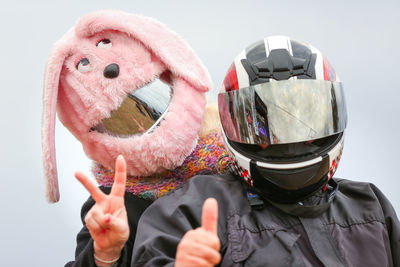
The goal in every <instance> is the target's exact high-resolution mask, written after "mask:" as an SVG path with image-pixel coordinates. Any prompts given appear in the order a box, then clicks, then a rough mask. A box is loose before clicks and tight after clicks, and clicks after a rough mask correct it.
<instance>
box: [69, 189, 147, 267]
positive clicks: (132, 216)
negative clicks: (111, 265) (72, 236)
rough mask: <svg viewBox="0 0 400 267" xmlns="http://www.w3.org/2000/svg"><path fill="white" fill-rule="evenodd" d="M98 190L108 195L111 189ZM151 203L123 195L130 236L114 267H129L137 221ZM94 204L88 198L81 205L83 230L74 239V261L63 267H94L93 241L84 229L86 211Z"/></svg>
mask: <svg viewBox="0 0 400 267" xmlns="http://www.w3.org/2000/svg"><path fill="white" fill-rule="evenodd" d="M100 189H101V190H102V191H103V192H104V193H106V194H109V193H110V191H111V188H109V187H107V188H105V187H100ZM151 203H152V201H151V200H143V199H141V198H138V197H137V196H135V195H133V194H130V193H126V194H125V207H126V210H127V214H128V223H129V228H130V229H129V230H130V235H129V239H128V241H127V242H126V244H125V247H124V249H123V250H122V253H121V257H120V259H119V260H118V263H117V265H116V266H130V263H131V257H132V248H133V243H134V240H135V236H136V228H137V224H138V221H139V218H140V216H141V215H142V213H143V211H144V210H145V209H146V208H147V207H148V206H149V205H150V204H151ZM94 204H95V201H94V200H93V199H92V198H91V197H89V199H88V200H87V201H86V202H85V204H83V207H82V210H81V218H82V223H83V228H82V229H81V231H80V232H79V233H78V236H77V237H76V242H77V246H76V250H75V261H71V262H68V263H67V264H66V265H65V267H78V266H82V267H96V266H97V265H96V263H95V261H94V258H93V253H94V249H93V239H92V238H91V236H90V233H89V230H88V229H87V228H86V225H85V220H84V218H85V216H86V214H87V213H88V211H89V210H90V209H91V208H92V206H93V205H94Z"/></svg>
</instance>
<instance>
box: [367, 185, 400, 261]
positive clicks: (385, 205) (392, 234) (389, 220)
mask: <svg viewBox="0 0 400 267" xmlns="http://www.w3.org/2000/svg"><path fill="white" fill-rule="evenodd" d="M372 189H373V190H374V192H375V194H376V196H377V197H378V200H379V202H380V204H381V207H382V210H383V213H384V215H385V222H386V227H387V230H388V234H389V239H390V248H391V253H392V259H393V266H394V267H400V222H399V218H398V217H397V215H396V211H395V210H394V208H393V206H392V204H391V203H390V202H389V200H388V199H387V198H386V197H385V195H384V194H383V193H382V192H381V191H380V190H379V189H378V188H377V187H376V186H374V185H372Z"/></svg>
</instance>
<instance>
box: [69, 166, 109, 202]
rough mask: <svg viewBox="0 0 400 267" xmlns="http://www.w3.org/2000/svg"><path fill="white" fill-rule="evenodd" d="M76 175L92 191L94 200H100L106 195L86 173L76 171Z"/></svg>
mask: <svg viewBox="0 0 400 267" xmlns="http://www.w3.org/2000/svg"><path fill="white" fill-rule="evenodd" d="M75 177H76V179H78V181H79V182H81V184H82V185H83V186H84V187H85V188H86V190H87V191H88V192H89V193H90V195H91V196H92V198H93V199H94V201H96V202H100V201H102V200H103V199H104V198H105V196H106V195H105V194H104V193H103V192H102V191H101V190H100V189H99V188H98V187H97V186H96V185H95V184H94V183H93V182H92V181H90V179H89V178H87V177H86V175H85V174H83V173H82V172H76V173H75Z"/></svg>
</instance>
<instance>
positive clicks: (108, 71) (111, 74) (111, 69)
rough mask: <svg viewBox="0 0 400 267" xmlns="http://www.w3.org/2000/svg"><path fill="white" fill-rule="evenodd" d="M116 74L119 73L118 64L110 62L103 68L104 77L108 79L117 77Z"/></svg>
mask: <svg viewBox="0 0 400 267" xmlns="http://www.w3.org/2000/svg"><path fill="white" fill-rule="evenodd" d="M118 74H119V66H118V64H115V63H112V64H110V65H108V66H107V67H106V68H105V69H104V77H106V78H108V79H114V78H117V77H118Z"/></svg>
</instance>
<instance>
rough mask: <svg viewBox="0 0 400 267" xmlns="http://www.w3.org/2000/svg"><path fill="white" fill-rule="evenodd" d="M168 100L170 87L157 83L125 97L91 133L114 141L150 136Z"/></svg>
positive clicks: (170, 91) (169, 98)
mask: <svg viewBox="0 0 400 267" xmlns="http://www.w3.org/2000/svg"><path fill="white" fill-rule="evenodd" d="M171 99H172V89H171V87H170V86H169V85H167V84H165V83H163V82H161V81H160V80H158V79H157V80H155V81H153V82H152V83H149V84H147V85H145V86H144V87H142V88H139V89H137V90H135V91H134V92H132V93H131V94H129V95H128V96H127V97H126V98H125V99H124V101H123V102H122V103H121V105H120V107H119V108H118V109H117V110H114V111H112V112H111V115H110V117H109V118H105V119H103V120H102V121H101V122H100V123H99V124H98V125H96V126H95V127H92V128H91V131H98V132H100V133H107V134H109V135H112V136H118V137H129V136H132V135H135V134H142V133H145V132H150V131H152V129H154V128H155V127H156V126H157V125H158V124H159V122H160V121H161V120H162V118H163V115H164V114H165V113H166V111H167V108H168V106H169V103H170V102H171Z"/></svg>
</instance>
